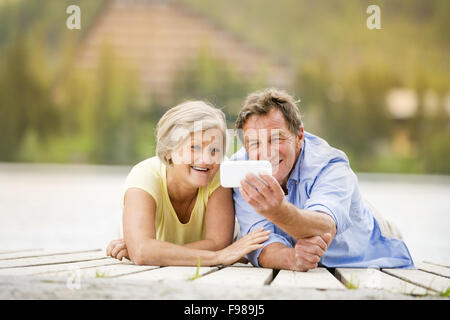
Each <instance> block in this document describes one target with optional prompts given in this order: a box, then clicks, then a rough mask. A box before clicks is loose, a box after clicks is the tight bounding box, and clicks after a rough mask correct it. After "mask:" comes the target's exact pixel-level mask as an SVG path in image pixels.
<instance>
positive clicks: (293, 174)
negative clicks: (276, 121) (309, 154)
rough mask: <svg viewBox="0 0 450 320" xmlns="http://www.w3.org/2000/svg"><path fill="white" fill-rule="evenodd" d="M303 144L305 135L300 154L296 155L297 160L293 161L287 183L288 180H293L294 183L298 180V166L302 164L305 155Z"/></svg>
mask: <svg viewBox="0 0 450 320" xmlns="http://www.w3.org/2000/svg"><path fill="white" fill-rule="evenodd" d="M305 146H306V139H305V136H303V146H302V149H301V151H300V155H299V156H298V159H297V162H296V163H295V167H294V170H292V172H291V174H290V175H289V179H288V184H289V181H290V180H293V181H295V182H296V183H298V181H299V180H300V173H301V170H300V167H301V166H302V163H303V158H304V157H305Z"/></svg>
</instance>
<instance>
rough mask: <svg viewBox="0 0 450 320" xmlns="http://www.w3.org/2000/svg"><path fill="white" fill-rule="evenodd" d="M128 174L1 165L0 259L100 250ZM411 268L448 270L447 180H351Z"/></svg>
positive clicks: (112, 227) (113, 231) (112, 169)
mask: <svg viewBox="0 0 450 320" xmlns="http://www.w3.org/2000/svg"><path fill="white" fill-rule="evenodd" d="M129 170H130V167H121V166H78V165H29V164H6V163H3V164H1V163H0V251H4V250H9V249H25V248H43V249H61V250H66V249H74V250H77V249H84V248H105V247H106V245H107V244H108V243H109V241H110V240H111V239H115V238H117V236H118V234H119V229H118V224H119V222H120V219H121V204H120V202H121V192H122V190H121V187H122V183H123V181H124V179H125V176H126V174H127V173H128V171H129ZM358 178H359V182H360V188H361V191H362V193H363V196H364V197H365V198H366V199H367V200H369V201H370V202H371V203H372V204H373V205H375V206H376V207H377V208H378V209H379V210H380V211H381V212H382V213H383V215H384V216H385V217H386V218H388V219H389V220H391V221H393V222H394V223H395V224H396V225H397V226H398V227H399V228H400V230H401V232H402V233H403V237H404V241H405V242H406V244H407V245H408V248H409V249H410V252H411V254H412V256H413V258H414V259H416V260H428V261H435V262H450V232H449V231H450V176H414V175H413V176H411V175H379V174H358Z"/></svg>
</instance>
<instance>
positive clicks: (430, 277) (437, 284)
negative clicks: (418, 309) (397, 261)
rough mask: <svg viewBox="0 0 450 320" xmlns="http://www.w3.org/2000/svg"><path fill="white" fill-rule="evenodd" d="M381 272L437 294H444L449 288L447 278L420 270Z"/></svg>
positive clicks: (449, 281) (449, 284)
mask: <svg viewBox="0 0 450 320" xmlns="http://www.w3.org/2000/svg"><path fill="white" fill-rule="evenodd" d="M383 272H386V273H387V274H390V275H393V276H396V277H398V278H400V279H403V280H405V281H409V282H411V283H414V284H416V285H419V286H422V287H425V288H427V289H430V290H434V291H436V292H438V293H441V292H444V291H446V290H447V289H448V288H450V279H449V278H445V277H441V276H438V275H435V274H432V273H429V272H425V271H422V270H410V269H383Z"/></svg>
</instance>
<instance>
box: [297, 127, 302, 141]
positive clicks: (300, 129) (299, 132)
mask: <svg viewBox="0 0 450 320" xmlns="http://www.w3.org/2000/svg"><path fill="white" fill-rule="evenodd" d="M297 137H298V139H299V140H302V139H303V126H300V128H299V130H298V135H297Z"/></svg>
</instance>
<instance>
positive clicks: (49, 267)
mask: <svg viewBox="0 0 450 320" xmlns="http://www.w3.org/2000/svg"><path fill="white" fill-rule="evenodd" d="M119 263H121V262H120V261H119V260H117V259H113V258H105V259H99V260H89V261H81V262H68V263H59V264H46V265H38V266H27V267H15V268H6V269H0V276H1V275H11V276H30V275H39V274H45V273H50V272H59V271H70V270H73V269H77V268H81V269H83V268H89V267H97V266H104V265H112V264H119ZM130 263H131V262H130Z"/></svg>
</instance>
